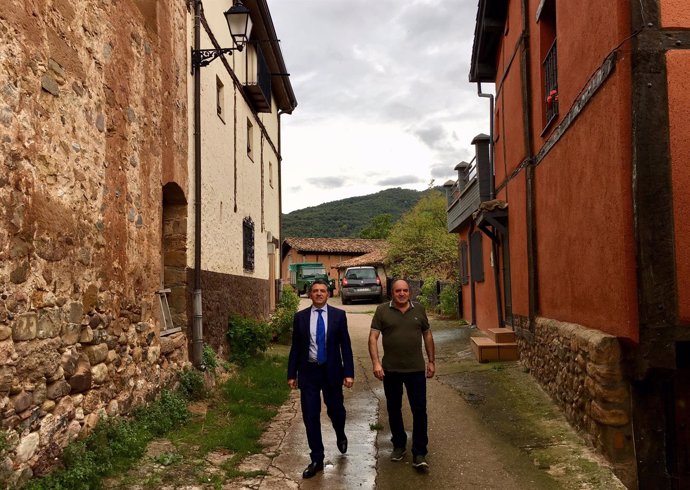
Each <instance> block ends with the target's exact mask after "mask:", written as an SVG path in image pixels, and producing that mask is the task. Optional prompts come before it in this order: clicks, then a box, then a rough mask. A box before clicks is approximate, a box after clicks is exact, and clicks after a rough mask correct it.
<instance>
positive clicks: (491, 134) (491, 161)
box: [477, 82, 504, 328]
mask: <svg viewBox="0 0 690 490" xmlns="http://www.w3.org/2000/svg"><path fill="white" fill-rule="evenodd" d="M477 95H478V96H479V97H484V98H487V99H489V124H490V127H489V166H490V167H491V169H490V172H489V192H490V194H489V199H490V200H493V199H495V198H496V181H495V179H496V174H495V173H494V95H493V94H485V93H484V92H482V83H481V82H477ZM496 231H497V230H496V229H495V228H494V234H495V236H496V237H497V238H498V233H496ZM491 255H492V256H493V263H494V286H495V287H494V289H495V290H496V312H497V313H498V326H499V328H501V327H503V325H504V322H503V305H502V304H501V283H500V274H499V270H498V265H499V263H500V260H499V258H498V243H496V242H495V241H494V240H491Z"/></svg>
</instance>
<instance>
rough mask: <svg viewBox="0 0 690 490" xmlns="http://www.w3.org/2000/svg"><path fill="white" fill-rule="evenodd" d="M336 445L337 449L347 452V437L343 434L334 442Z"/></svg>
mask: <svg viewBox="0 0 690 490" xmlns="http://www.w3.org/2000/svg"><path fill="white" fill-rule="evenodd" d="M336 444H337V446H338V451H340V452H341V453H343V454H345V453H346V452H347V437H345V436H343V438H342V439H338V442H337V443H336Z"/></svg>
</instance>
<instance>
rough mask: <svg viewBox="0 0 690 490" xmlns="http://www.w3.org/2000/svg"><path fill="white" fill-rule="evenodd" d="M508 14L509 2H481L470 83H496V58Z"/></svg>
mask: <svg viewBox="0 0 690 490" xmlns="http://www.w3.org/2000/svg"><path fill="white" fill-rule="evenodd" d="M507 14H508V0H479V6H478V7H477V24H476V26H475V28H474V45H473V46H472V62H471V65H470V76H469V78H470V82H473V83H474V82H494V81H495V80H496V57H497V55H498V49H499V48H500V46H501V40H502V38H503V32H504V31H505V23H506V17H507Z"/></svg>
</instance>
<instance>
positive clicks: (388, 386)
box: [383, 371, 429, 456]
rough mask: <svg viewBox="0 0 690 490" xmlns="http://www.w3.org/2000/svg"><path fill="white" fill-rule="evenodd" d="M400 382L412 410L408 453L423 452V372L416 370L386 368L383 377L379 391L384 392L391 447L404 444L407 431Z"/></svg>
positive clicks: (424, 451) (424, 396)
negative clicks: (409, 371) (405, 391)
mask: <svg viewBox="0 0 690 490" xmlns="http://www.w3.org/2000/svg"><path fill="white" fill-rule="evenodd" d="M403 385H405V389H406V390H407V399H408V400H409V402H410V409H412V455H413V456H417V455H420V454H421V455H426V453H427V449H426V446H427V444H428V443H429V438H428V437H427V420H426V375H425V373H424V371H420V372H416V373H396V372H390V371H386V372H385V376H384V377H383V391H384V393H385V394H386V407H387V408H388V423H389V424H390V427H391V435H392V437H391V442H392V443H393V447H406V445H407V433H406V432H405V425H404V424H403V417H402V396H403Z"/></svg>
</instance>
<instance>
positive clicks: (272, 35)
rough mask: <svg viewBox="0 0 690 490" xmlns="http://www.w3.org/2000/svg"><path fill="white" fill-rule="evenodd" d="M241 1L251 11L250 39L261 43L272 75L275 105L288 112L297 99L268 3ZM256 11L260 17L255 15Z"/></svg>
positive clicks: (264, 0)
mask: <svg viewBox="0 0 690 490" xmlns="http://www.w3.org/2000/svg"><path fill="white" fill-rule="evenodd" d="M243 2H244V4H245V5H246V6H247V8H249V10H250V11H251V12H252V21H253V22H254V30H253V31H252V41H258V42H260V43H261V50H262V51H263V55H264V58H265V59H266V63H267V64H268V66H269V68H270V70H271V73H272V75H273V76H272V78H271V89H272V91H273V96H274V97H275V102H276V105H277V106H278V109H279V110H281V111H283V112H287V113H288V114H289V113H291V112H292V111H293V110H294V109H295V107H297V99H296V97H295V92H294V91H293V89H292V84H291V83H290V77H289V75H288V71H287V68H286V66H285V60H284V59H283V52H282V51H281V49H280V40H279V39H278V36H277V34H276V30H275V26H274V25H273V18H272V17H271V12H270V10H269V9H268V3H267V2H266V0H243ZM257 12H258V14H259V17H260V18H257V16H256V15H255V13H257Z"/></svg>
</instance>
